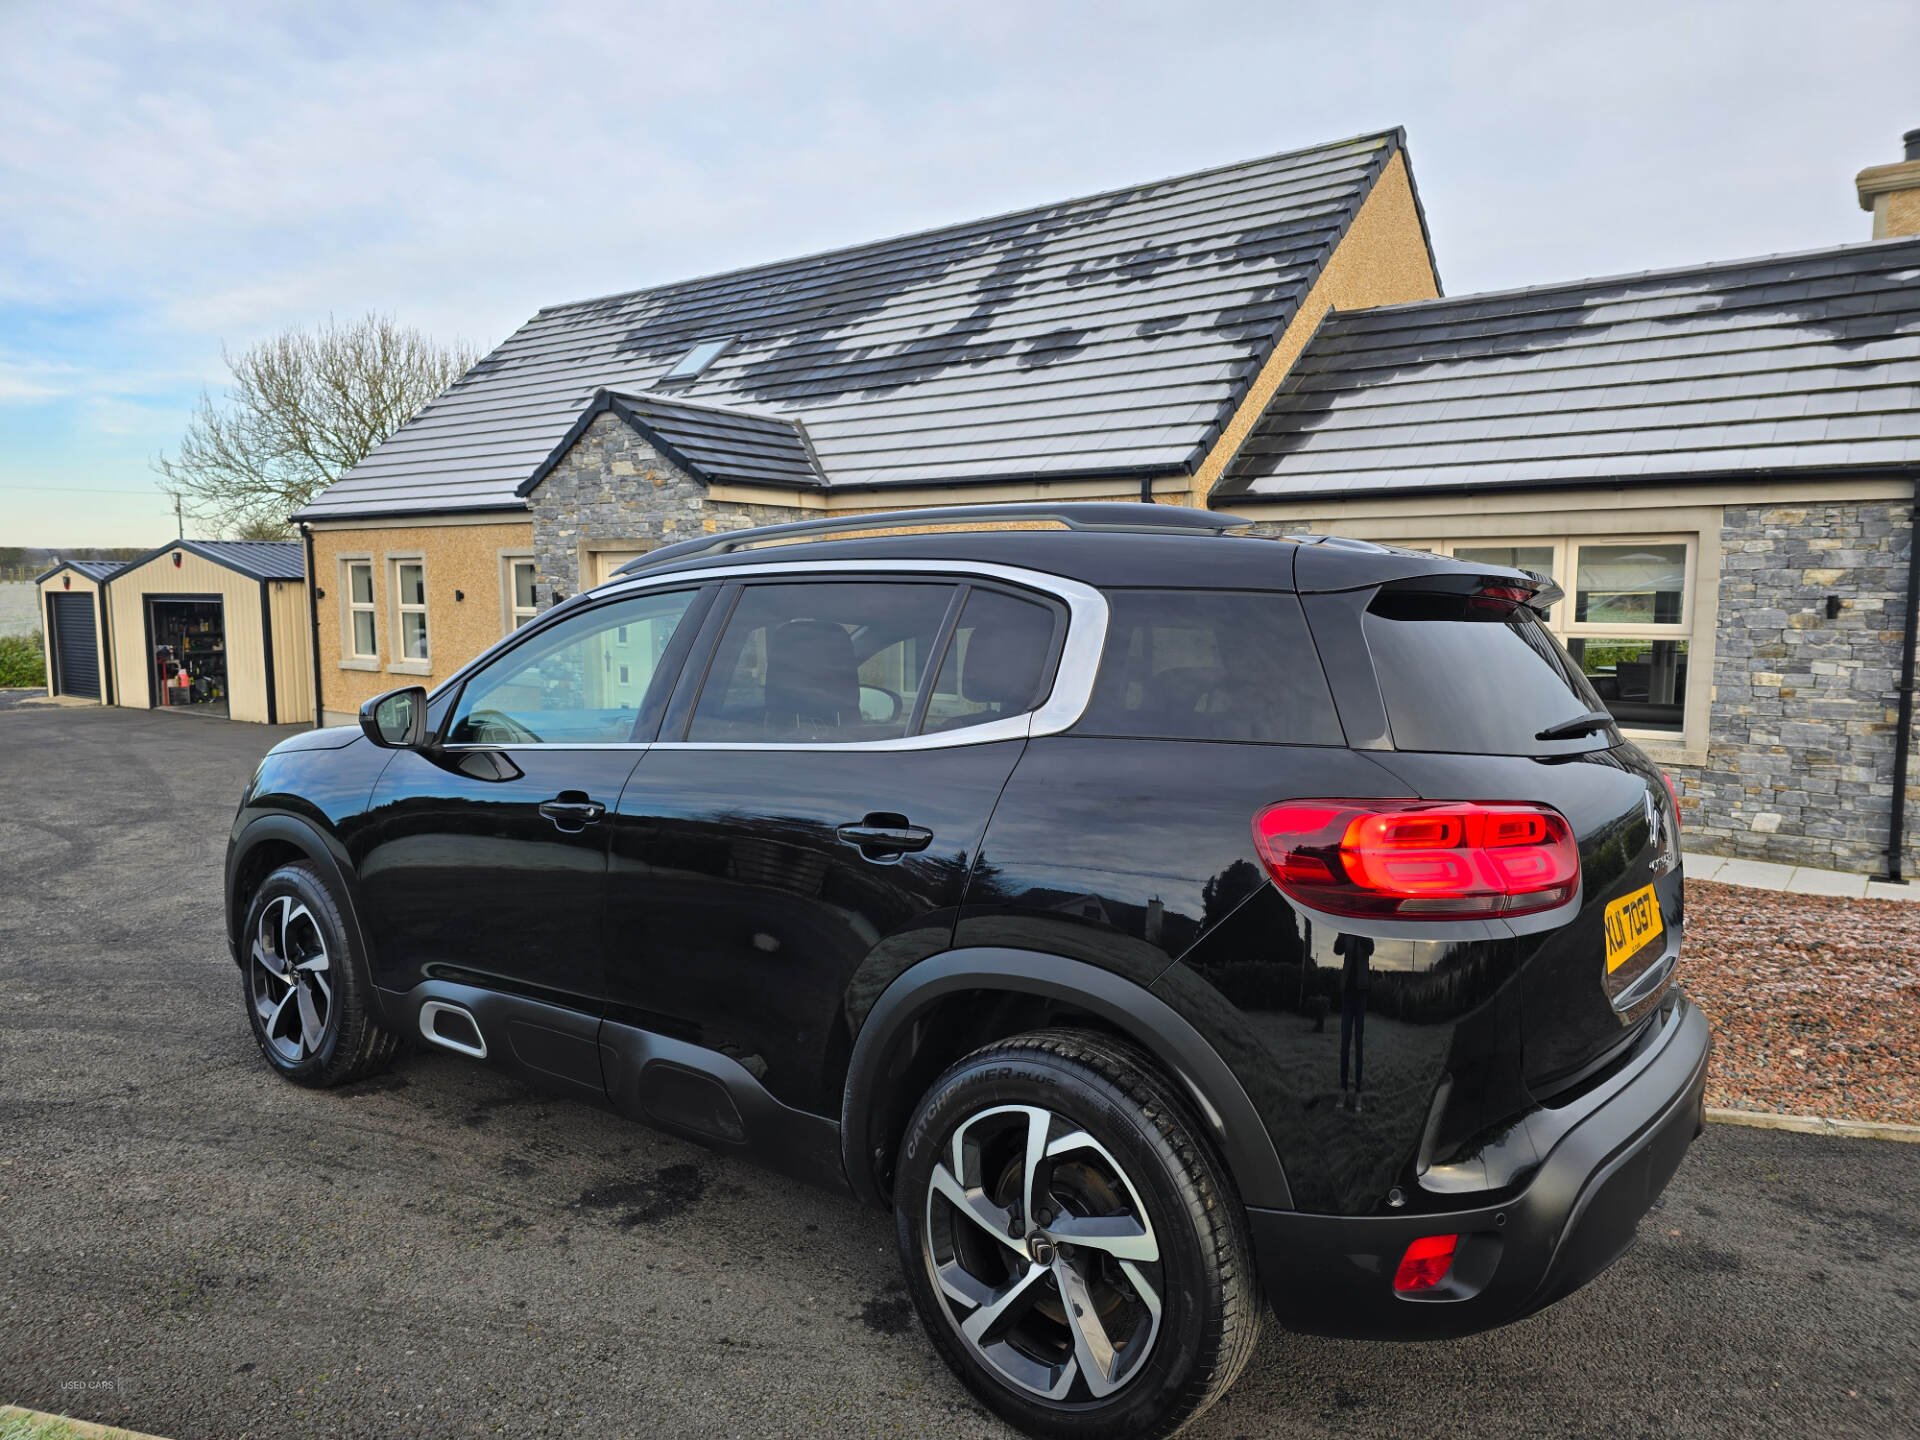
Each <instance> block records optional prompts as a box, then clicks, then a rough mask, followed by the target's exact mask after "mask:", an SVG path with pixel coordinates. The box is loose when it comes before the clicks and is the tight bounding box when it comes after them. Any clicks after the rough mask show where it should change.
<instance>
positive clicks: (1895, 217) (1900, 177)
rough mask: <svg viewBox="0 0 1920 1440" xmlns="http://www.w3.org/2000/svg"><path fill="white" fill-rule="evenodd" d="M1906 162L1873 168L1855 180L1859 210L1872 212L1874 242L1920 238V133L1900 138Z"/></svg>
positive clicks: (1863, 171) (1909, 133)
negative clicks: (1898, 236)
mask: <svg viewBox="0 0 1920 1440" xmlns="http://www.w3.org/2000/svg"><path fill="white" fill-rule="evenodd" d="M1900 138H1901V139H1902V140H1903V141H1904V142H1905V143H1906V147H1907V158H1906V159H1904V160H1902V161H1901V162H1900V163H1899V164H1897V165H1873V166H1869V167H1868V168H1867V169H1865V170H1862V171H1861V172H1860V173H1859V174H1858V175H1856V176H1854V179H1853V184H1854V189H1855V191H1856V192H1857V193H1858V194H1859V196H1860V208H1861V209H1862V210H1871V211H1872V212H1873V238H1874V239H1876V240H1886V239H1889V238H1890V237H1892V236H1895V235H1920V130H1909V131H1907V133H1906V134H1905V135H1903V136H1901V137H1900Z"/></svg>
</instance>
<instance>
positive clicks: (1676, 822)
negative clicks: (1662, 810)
mask: <svg viewBox="0 0 1920 1440" xmlns="http://www.w3.org/2000/svg"><path fill="white" fill-rule="evenodd" d="M1660 778H1661V779H1662V780H1664V781H1666V782H1667V798H1668V799H1669V800H1671V801H1673V828H1674V832H1675V833H1676V834H1677V833H1678V832H1679V830H1680V792H1679V791H1678V790H1677V789H1675V788H1674V784H1673V777H1672V776H1671V775H1669V774H1667V772H1666V771H1664V770H1662V771H1661V772H1660Z"/></svg>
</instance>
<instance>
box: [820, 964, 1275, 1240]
mask: <svg viewBox="0 0 1920 1440" xmlns="http://www.w3.org/2000/svg"><path fill="white" fill-rule="evenodd" d="M969 995H972V996H974V997H976V999H979V998H985V999H988V1000H993V999H997V998H998V997H1003V996H1005V997H1015V998H1014V999H1013V1000H1011V1001H1009V1002H1007V1003H1006V1004H1005V1006H1004V1010H1003V1013H1004V1014H1005V1015H1006V1016H1007V1017H1008V1019H1009V1020H1010V1021H1012V1022H1015V1023H1017V1024H1018V1029H1019V1030H1024V1029H1029V1028H1034V1025H1033V1024H1031V1023H1027V1022H1029V1021H1035V1020H1037V1022H1038V1023H1039V1024H1042V1025H1044V1024H1057V1023H1061V1022H1060V1020H1059V1019H1058V1018H1057V1017H1058V1015H1059V1013H1060V1012H1061V1011H1066V1012H1069V1013H1071V1012H1079V1013H1081V1014H1084V1015H1086V1016H1088V1017H1091V1019H1092V1020H1093V1021H1094V1022H1096V1023H1097V1025H1098V1026H1099V1027H1100V1028H1103V1029H1108V1030H1111V1031H1112V1032H1113V1033H1115V1034H1118V1035H1121V1036H1123V1037H1124V1038H1126V1039H1128V1040H1130V1041H1132V1042H1133V1043H1134V1044H1135V1045H1136V1046H1138V1047H1139V1048H1140V1049H1142V1050H1144V1051H1146V1052H1147V1053H1148V1054H1149V1055H1150V1056H1152V1057H1153V1059H1154V1060H1155V1061H1157V1062H1158V1064H1159V1065H1160V1066H1161V1068H1162V1069H1163V1070H1165V1071H1166V1072H1167V1074H1168V1075H1169V1076H1170V1077H1171V1078H1172V1079H1173V1080H1174V1081H1175V1083H1176V1084H1177V1085H1178V1086H1179V1088H1180V1090H1181V1091H1182V1092H1183V1093H1184V1094H1185V1096H1186V1098H1187V1100H1188V1101H1189V1102H1190V1103H1191V1105H1192V1106H1193V1109H1194V1112H1195V1117H1196V1119H1197V1120H1198V1121H1199V1124H1200V1128H1201V1129H1202V1131H1203V1132H1204V1133H1205V1134H1206V1135H1207V1136H1208V1138H1209V1139H1210V1140H1211V1141H1212V1142H1213V1144H1214V1145H1215V1147H1216V1148H1217V1149H1218V1150H1219V1152H1220V1155H1221V1157H1222V1158H1223V1160H1224V1161H1225V1163H1226V1166H1227V1169H1228V1171H1229V1172H1230V1173H1231V1175H1232V1177H1233V1180H1234V1183H1235V1185H1236V1186H1237V1187H1238V1189H1239V1191H1240V1198H1241V1200H1242V1201H1243V1202H1244V1203H1246V1204H1248V1205H1259V1206H1262V1207H1264V1208H1269V1209H1277V1210H1290V1209H1292V1208H1293V1195H1292V1191H1291V1189H1290V1188H1289V1187H1288V1184H1287V1177H1286V1172H1285V1170H1284V1168H1283V1167H1282V1165H1281V1163H1280V1156H1279V1153H1278V1152H1277V1151H1276V1150H1275V1149H1274V1145H1273V1140H1272V1138H1271V1137H1270V1136H1269V1135H1268V1133H1267V1128H1266V1126H1265V1125H1264V1124H1263V1123H1262V1122H1261V1120H1260V1116H1259V1112H1258V1111H1257V1110H1256V1109H1255V1108H1254V1105H1253V1102H1252V1101H1251V1100H1250V1099H1249V1098H1248V1096H1247V1092H1246V1090H1245V1088H1244V1087H1243V1086H1242V1085H1241V1084H1240V1082H1239V1080H1238V1079H1237V1078H1236V1077H1235V1076H1234V1074H1233V1071H1232V1070H1231V1069H1230V1068H1229V1067H1228V1065H1227V1063H1226V1061H1225V1060H1223V1059H1222V1058H1221V1057H1220V1055H1219V1053H1218V1052H1217V1051H1216V1050H1214V1048H1213V1047H1212V1046H1211V1045H1210V1044H1208V1042H1207V1040H1206V1038H1205V1037H1204V1036H1202V1035H1201V1034H1200V1032H1199V1031H1198V1030H1196V1029H1195V1028H1194V1027H1193V1026H1192V1025H1191V1024H1189V1023H1188V1022H1187V1021H1186V1020H1185V1019H1184V1018H1182V1017H1181V1015H1180V1014H1179V1012H1178V1011H1176V1010H1174V1009H1173V1008H1172V1007H1171V1006H1169V1005H1168V1004H1167V1003H1166V1002H1165V1001H1164V1000H1161V999H1160V998H1158V997H1157V996H1155V995H1154V994H1152V993H1151V992H1150V991H1148V990H1146V989H1145V988H1144V987H1142V986H1140V985H1137V984H1135V983H1134V982H1133V981H1131V980H1127V979H1124V978H1122V977H1121V976H1118V975H1115V974H1113V973H1112V972H1111V971H1107V970H1102V969H1101V968H1099V967H1098V966H1096V965H1090V964H1088V963H1086V962H1085V961H1081V960H1068V959H1065V958H1064V957H1061V956H1058V955H1048V954H1042V953H1039V952H1036V951H1031V950H1012V949H1002V948H998V947H988V946H982V947H978V948H972V949H963V950H950V951H948V952H946V953H945V954H943V955H936V956H934V957H933V958H931V959H928V960H923V961H921V962H920V963H919V964H918V965H916V966H914V967H913V968H912V969H910V970H907V971H906V972H904V973H903V974H901V975H900V976H899V977H898V978H897V979H895V980H894V982H893V983H892V984H891V985H889V986H888V987H887V989H886V990H885V991H884V992H883V993H882V994H881V996H880V998H879V999H878V1000H877V1001H875V1002H874V1005H873V1008H872V1009H871V1010H870V1011H869V1012H868V1014H867V1017H866V1020H865V1022H864V1023H863V1024H862V1025H861V1027H860V1032H859V1036H858V1038H857V1039H856V1040H855V1042H854V1046H853V1056H852V1060H851V1061H850V1063H849V1065H848V1067H847V1079H846V1086H845V1090H844V1093H843V1097H842V1104H841V1126H840V1144H841V1149H842V1153H843V1157H844V1160H845V1164H846V1169H847V1178H848V1180H849V1182H850V1183H851V1184H852V1186H853V1188H854V1192H855V1193H856V1194H857V1195H859V1196H860V1198H861V1199H863V1200H865V1201H867V1202H868V1203H869V1204H874V1205H880V1206H884V1205H886V1203H887V1198H886V1180H885V1178H884V1175H883V1173H882V1170H883V1165H885V1164H890V1162H891V1159H892V1153H893V1149H894V1147H895V1146H896V1145H897V1143H898V1141H899V1139H900V1134H901V1132H902V1131H903V1130H904V1128H905V1123H906V1118H907V1116H908V1114H909V1113H910V1112H911V1110H912V1107H913V1105H914V1103H915V1102H916V1101H917V1100H918V1098H919V1095H918V1093H917V1092H916V1093H914V1094H908V1095H902V1094H900V1093H898V1092H900V1091H902V1090H905V1089H908V1088H911V1087H906V1086H900V1085H898V1084H896V1083H895V1082H896V1080H897V1078H898V1071H899V1070H900V1069H901V1068H902V1066H903V1062H905V1061H907V1060H909V1059H910V1058H911V1056H912V1055H913V1054H914V1052H915V1048H916V1042H915V1030H916V1027H917V1026H918V1025H919V1022H920V1021H922V1020H924V1019H927V1018H928V1017H930V1016H933V1015H934V1014H936V1012H939V1011H940V1010H941V1008H942V1006H943V1005H944V1004H946V1003H947V1002H950V1001H953V1000H955V999H956V998H964V997H967V996H969ZM1022 1002H1025V1003H1024V1004H1023V1003H1022ZM1049 1017H1052V1018H1049ZM1013 1033H1018V1030H1011V1031H1006V1032H1005V1033H1002V1034H981V1035H979V1036H978V1037H977V1038H974V1039H973V1043H972V1044H969V1045H967V1047H966V1048H967V1049H969V1050H971V1049H973V1048H977V1046H978V1045H981V1044H986V1043H990V1042H991V1041H993V1040H996V1039H1005V1038H1009V1036H1010V1035H1011V1034H1013ZM960 1053H964V1052H960ZM951 1058H953V1059H957V1058H958V1054H957V1053H956V1054H955V1055H953V1056H952V1057H951ZM941 1068H944V1064H943V1065H942V1066H941ZM926 1078H927V1079H928V1080H929V1081H931V1079H932V1077H931V1076H928V1077H926ZM923 1088H924V1087H923ZM876 1151H877V1152H878V1153H877V1154H876Z"/></svg>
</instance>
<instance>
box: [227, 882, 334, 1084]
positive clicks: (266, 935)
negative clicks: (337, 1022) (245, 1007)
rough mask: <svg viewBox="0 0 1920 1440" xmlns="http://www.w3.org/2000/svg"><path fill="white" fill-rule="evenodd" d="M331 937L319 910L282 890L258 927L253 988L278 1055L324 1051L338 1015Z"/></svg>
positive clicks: (295, 1059) (292, 1060) (291, 1058)
mask: <svg viewBox="0 0 1920 1440" xmlns="http://www.w3.org/2000/svg"><path fill="white" fill-rule="evenodd" d="M330 969H331V966H330V963H329V960H328V957H327V939H326V936H325V935H324V934H323V933H322V932H321V929H320V923H319V922H318V921H317V920H315V919H314V917H313V912H312V911H311V910H309V909H308V908H307V907H306V906H305V905H304V904H302V903H301V902H300V900H299V899H297V898H296V897H295V896H292V895H276V896H275V897H274V898H273V899H271V900H269V901H268V902H267V905H266V908H265V909H264V910H262V911H261V912H260V919H259V921H258V923H257V924H256V926H255V928H254V935H253V952H252V960H251V963H250V964H249V966H248V988H249V991H250V993H251V994H252V997H253V1008H254V1013H255V1014H256V1015H258V1016H259V1019H260V1030H261V1033H262V1034H263V1035H265V1036H266V1040H267V1044H268V1045H269V1046H270V1047H271V1048H272V1050H273V1053H274V1055H275V1057H276V1058H278V1059H279V1060H280V1061H281V1062H282V1063H283V1064H286V1065H298V1064H299V1063H300V1062H301V1061H303V1060H305V1059H307V1058H308V1057H309V1056H311V1055H314V1054H316V1053H318V1051H319V1049H320V1045H321V1042H322V1041H324V1040H325V1038H326V1034H327V1022H328V1020H330V1019H331V1018H332V1015H333V977H332V975H331V974H330Z"/></svg>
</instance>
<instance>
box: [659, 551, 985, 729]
mask: <svg viewBox="0 0 1920 1440" xmlns="http://www.w3.org/2000/svg"><path fill="white" fill-rule="evenodd" d="M952 598H953V587H952V586H951V585H939V584H930V585H918V584H912V583H891V582H884V581H878V582H861V581H848V582H821V583H817V584H798V585H749V586H747V587H746V588H745V589H743V590H742V591H741V592H740V601H739V604H737V605H736V606H735V607H734V611H733V615H732V616H731V618H729V620H728V621H727V628H726V630H725V631H724V632H723V633H722V634H721V636H720V643H719V645H718V647H717V648H716V649H715V651H714V656H713V664H712V665H711V666H710V667H709V669H708V671H707V680H706V684H705V686H704V687H703V688H702V689H701V691H700V701H699V703H698V705H696V706H695V707H694V712H693V723H692V726H691V728H690V729H689V730H688V732H687V739H689V740H704V741H710V742H712V741H719V742H728V741H731V742H736V743H738V742H760V743H779V742H806V743H821V742H826V743H843V744H844V743H847V742H851V741H858V740H891V739H894V738H896V737H898V736H901V735H905V734H906V733H907V727H908V725H909V724H910V723H911V721H912V719H913V715H914V707H915V703H916V702H917V701H918V699H919V696H920V687H921V684H922V682H923V681H924V680H925V678H926V675H925V672H926V669H927V666H928V663H929V661H930V659H931V657H932V654H933V646H934V642H935V640H936V639H938V637H939V634H940V626H941V622H942V621H943V620H944V619H945V618H946V614H947V606H948V604H949V602H950V601H951V600H952Z"/></svg>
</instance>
